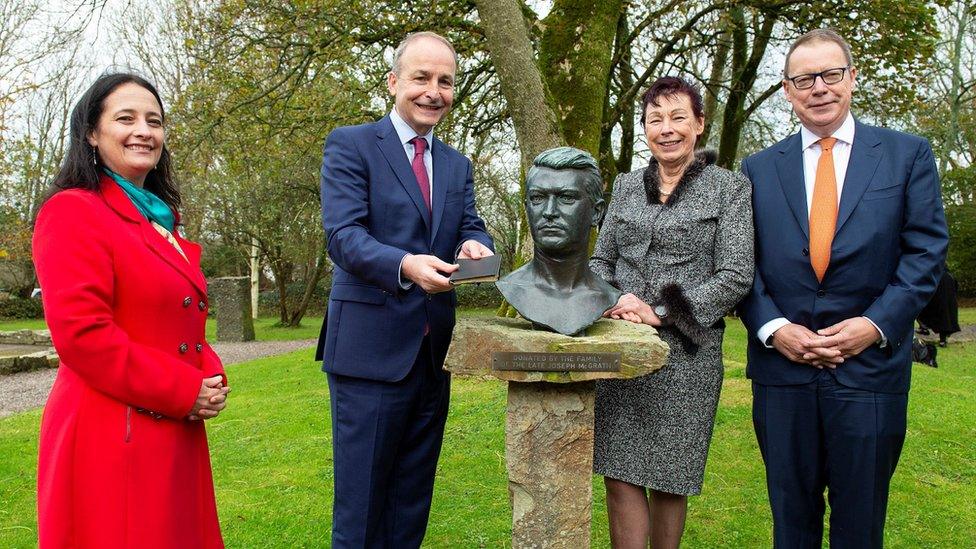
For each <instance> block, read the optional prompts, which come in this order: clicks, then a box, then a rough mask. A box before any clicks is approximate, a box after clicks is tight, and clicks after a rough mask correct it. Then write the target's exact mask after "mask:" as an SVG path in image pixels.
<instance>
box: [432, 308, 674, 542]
mask: <svg viewBox="0 0 976 549" xmlns="http://www.w3.org/2000/svg"><path fill="white" fill-rule="evenodd" d="M667 351H668V347H667V344H665V343H664V342H663V341H661V339H660V338H659V337H658V336H657V331H656V330H654V328H651V327H650V326H643V325H637V324H632V323H630V322H624V321H619V320H606V319H604V320H600V321H598V322H597V323H596V324H594V325H593V326H591V327H590V328H589V329H588V330H587V332H586V334H585V335H584V336H580V337H569V336H564V335H562V334H557V333H554V332H546V331H540V330H534V329H533V328H532V325H531V324H530V323H529V322H526V321H524V320H517V319H506V318H492V319H477V320H474V319H471V320H462V321H461V322H459V323H458V325H457V326H456V327H455V331H454V340H453V342H452V343H451V348H450V349H449V350H448V354H447V360H446V361H445V365H444V367H445V369H447V370H449V371H450V372H452V373H454V374H455V375H462V376H475V377H480V378H489V379H490V378H495V379H499V380H504V381H508V409H507V412H506V419H505V460H506V468H507V471H508V491H509V497H510V499H511V504H512V547H513V548H514V549H522V548H567V549H570V548H572V549H580V548H587V547H589V546H590V522H591V518H592V501H593V494H592V477H593V402H594V401H593V398H594V395H593V389H594V385H595V380H597V379H608V378H630V377H636V376H639V375H644V374H648V373H650V372H653V371H654V370H657V369H658V368H660V367H661V366H662V365H663V364H664V360H665V358H666V357H667ZM493 352H534V353H620V355H621V360H620V371H619V372H592V371H571V372H539V371H508V370H493V369H492V353H493Z"/></svg>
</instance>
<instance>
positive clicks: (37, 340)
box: [0, 330, 51, 347]
mask: <svg viewBox="0 0 976 549" xmlns="http://www.w3.org/2000/svg"><path fill="white" fill-rule="evenodd" d="M0 345H35V346H38V347H50V346H51V332H50V331H48V330H14V331H4V332H0Z"/></svg>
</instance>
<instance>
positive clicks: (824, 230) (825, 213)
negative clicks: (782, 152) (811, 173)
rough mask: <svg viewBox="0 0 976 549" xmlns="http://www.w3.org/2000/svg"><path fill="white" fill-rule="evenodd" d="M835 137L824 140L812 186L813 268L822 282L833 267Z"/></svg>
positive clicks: (835, 215)
mask: <svg viewBox="0 0 976 549" xmlns="http://www.w3.org/2000/svg"><path fill="white" fill-rule="evenodd" d="M836 142H837V138H835V137H824V138H822V139H821V140H820V141H819V143H820V160H818V161H817V177H816V179H814V183H813V203H812V204H811V205H810V265H812V266H813V270H814V272H816V273H817V280H819V281H821V282H822V281H823V277H824V273H826V272H827V265H829V264H830V245H831V243H832V242H833V240H834V230H835V229H836V228H837V178H836V177H835V175H834V155H833V148H834V143H836Z"/></svg>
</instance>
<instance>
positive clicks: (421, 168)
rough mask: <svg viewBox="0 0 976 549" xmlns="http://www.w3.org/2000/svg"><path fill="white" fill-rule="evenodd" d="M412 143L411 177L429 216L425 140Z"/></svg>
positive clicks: (412, 141) (425, 331)
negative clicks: (413, 178) (415, 183)
mask: <svg viewBox="0 0 976 549" xmlns="http://www.w3.org/2000/svg"><path fill="white" fill-rule="evenodd" d="M410 142H411V143H413V162H411V163H410V166H411V167H412V168H413V175H414V177H416V178H417V185H418V186H419V187H420V194H421V195H423V197H424V204H426V205H427V215H428V216H430V180H429V179H427V166H425V165H424V151H425V150H426V149H427V140H426V139H424V138H423V137H420V136H419V135H418V136H417V137H414V138H413V139H411V140H410ZM429 333H430V324H428V323H426V322H425V323H424V336H425V337H426V336H427V334H429Z"/></svg>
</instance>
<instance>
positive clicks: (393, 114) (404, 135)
mask: <svg viewBox="0 0 976 549" xmlns="http://www.w3.org/2000/svg"><path fill="white" fill-rule="evenodd" d="M390 122H393V129H394V130H396V133H397V137H399V138H400V144H401V145H403V153H404V154H406V155H407V163H408V164H411V165H412V164H413V153H414V148H413V143H411V142H410V140H412V139H413V138H414V137H417V132H416V131H414V129H413V128H411V127H410V124H407V122H406V121H405V120H404V119H403V118H401V117H400V113H398V112H397V110H396V107H393V110H391V111H390ZM420 137H422V138H423V139H424V140H425V141H427V149H426V150H425V151H424V167H425V168H426V169H427V181H429V182H430V201H431V206H433V204H434V157H433V156H432V155H431V154H430V150H431V145H433V144H434V128H431V129H430V131H429V132H427V133H426V134H425V135H421V136H420Z"/></svg>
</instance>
